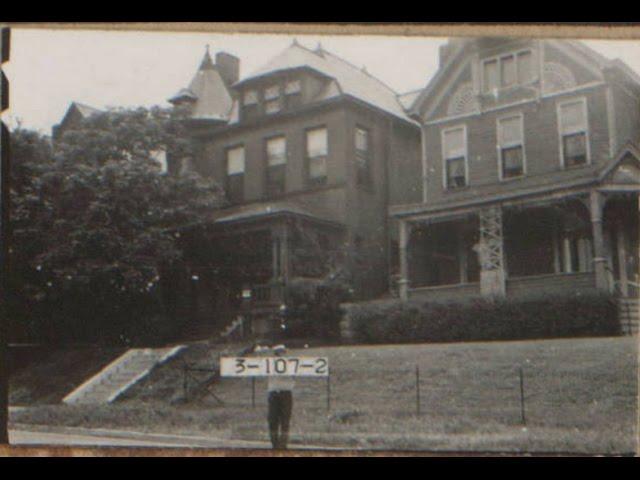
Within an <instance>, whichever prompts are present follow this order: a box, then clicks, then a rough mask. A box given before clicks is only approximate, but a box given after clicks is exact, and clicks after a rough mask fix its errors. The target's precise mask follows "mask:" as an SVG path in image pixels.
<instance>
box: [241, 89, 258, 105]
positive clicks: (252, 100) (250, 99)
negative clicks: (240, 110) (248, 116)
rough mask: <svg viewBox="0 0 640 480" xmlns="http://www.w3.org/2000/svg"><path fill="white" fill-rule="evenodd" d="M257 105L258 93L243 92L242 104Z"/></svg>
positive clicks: (253, 91)
mask: <svg viewBox="0 0 640 480" xmlns="http://www.w3.org/2000/svg"><path fill="white" fill-rule="evenodd" d="M256 103H258V92H257V91H255V90H247V91H246V92H244V104H245V105H255V104H256Z"/></svg>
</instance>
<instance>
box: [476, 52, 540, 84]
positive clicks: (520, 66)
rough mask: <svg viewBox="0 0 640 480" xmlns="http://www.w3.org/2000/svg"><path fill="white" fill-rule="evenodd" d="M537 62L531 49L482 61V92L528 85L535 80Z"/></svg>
mask: <svg viewBox="0 0 640 480" xmlns="http://www.w3.org/2000/svg"><path fill="white" fill-rule="evenodd" d="M535 72H536V69H535V64H534V60H533V52H532V51H531V50H521V51H519V52H512V53H507V54H504V55H499V56H497V57H492V58H488V59H485V60H483V61H482V92H483V93H485V94H488V93H493V92H494V91H497V90H499V89H501V88H509V87H514V86H516V85H526V84H528V83H531V82H532V81H534V80H535V77H536V75H535Z"/></svg>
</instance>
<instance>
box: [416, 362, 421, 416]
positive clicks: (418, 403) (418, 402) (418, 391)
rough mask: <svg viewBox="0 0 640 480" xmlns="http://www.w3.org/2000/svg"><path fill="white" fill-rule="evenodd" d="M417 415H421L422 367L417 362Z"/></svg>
mask: <svg viewBox="0 0 640 480" xmlns="http://www.w3.org/2000/svg"><path fill="white" fill-rule="evenodd" d="M416 415H418V416H420V367H419V366H418V364H416Z"/></svg>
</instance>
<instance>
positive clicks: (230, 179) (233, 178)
mask: <svg viewBox="0 0 640 480" xmlns="http://www.w3.org/2000/svg"><path fill="white" fill-rule="evenodd" d="M227 197H228V198H229V201H231V202H233V203H239V202H242V200H243V199H244V175H243V174H235V175H228V176H227Z"/></svg>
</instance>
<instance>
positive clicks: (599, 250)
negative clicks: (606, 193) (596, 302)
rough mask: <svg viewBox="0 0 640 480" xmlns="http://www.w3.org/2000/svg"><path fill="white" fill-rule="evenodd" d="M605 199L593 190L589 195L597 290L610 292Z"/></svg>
mask: <svg viewBox="0 0 640 480" xmlns="http://www.w3.org/2000/svg"><path fill="white" fill-rule="evenodd" d="M603 207H604V197H603V195H602V193H600V192H598V191H596V190H593V191H592V192H591V193H590V194H589V210H590V213H591V231H592V235H593V269H594V271H595V274H596V288H598V289H600V290H608V288H609V285H608V283H609V282H608V281H607V268H606V266H607V258H606V257H607V255H606V252H605V248H604V233H603V229H602V210H603Z"/></svg>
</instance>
